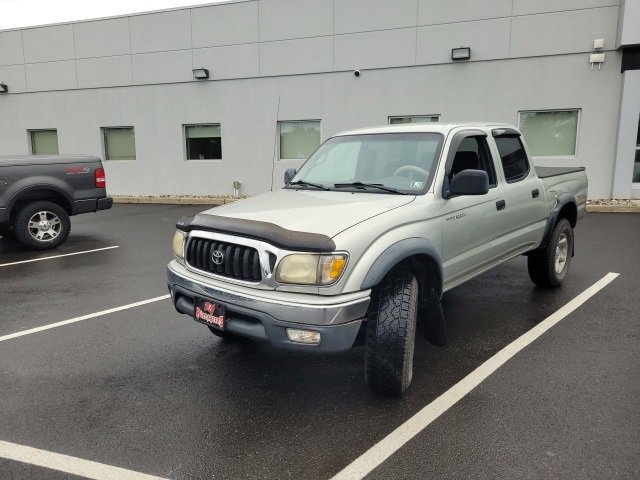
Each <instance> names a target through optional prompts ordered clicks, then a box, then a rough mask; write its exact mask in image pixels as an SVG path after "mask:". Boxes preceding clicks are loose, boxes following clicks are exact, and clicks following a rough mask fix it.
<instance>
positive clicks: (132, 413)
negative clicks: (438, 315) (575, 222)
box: [0, 205, 640, 480]
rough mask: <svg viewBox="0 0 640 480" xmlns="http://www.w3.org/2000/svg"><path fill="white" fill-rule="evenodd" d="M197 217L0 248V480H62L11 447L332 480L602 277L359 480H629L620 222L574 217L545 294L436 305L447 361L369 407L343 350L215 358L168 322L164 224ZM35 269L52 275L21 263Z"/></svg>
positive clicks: (217, 347)
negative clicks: (39, 247)
mask: <svg viewBox="0 0 640 480" xmlns="http://www.w3.org/2000/svg"><path fill="white" fill-rule="evenodd" d="M201 210H203V208H202V207H198V206H164V205H115V206H114V208H113V209H112V210H110V211H105V212H100V213H97V214H94V215H82V216H79V217H74V218H73V219H72V225H73V231H72V234H71V236H70V238H69V240H68V241H67V242H66V243H65V244H63V245H62V246H61V247H60V248H58V249H57V250H56V251H55V252H42V253H34V252H30V251H26V250H23V249H22V248H21V247H20V246H18V245H17V244H16V243H14V242H13V241H11V240H9V239H2V238H0V279H1V281H0V295H1V297H0V298H1V299H2V300H1V302H0V405H1V408H0V443H2V442H5V443H4V444H3V445H0V478H2V479H13V478H16V479H23V478H29V479H31V478H33V479H39V478H42V479H58V478H79V477H74V476H72V475H69V474H67V473H63V472H60V471H57V470H54V469H49V468H45V467H41V466H36V465H34V464H29V463H25V462H22V461H16V460H11V459H8V458H9V457H8V456H7V455H6V454H3V453H2V452H7V451H10V450H11V449H13V448H15V449H19V446H26V447H32V448H35V449H39V450H42V451H46V452H53V453H56V454H63V455H68V456H70V457H74V458H76V459H82V460H86V461H92V462H99V463H100V464H105V465H109V466H113V467H119V468H122V469H127V471H128V472H129V473H125V474H123V475H125V476H123V477H120V478H134V476H133V475H134V473H133V472H141V473H144V474H147V475H154V476H159V477H162V478H167V479H176V480H177V479H200V478H202V479H205V478H216V479H218V478H229V479H235V478H274V479H276V478H277V479H280V478H293V479H329V478H332V477H333V476H334V475H336V474H338V472H340V471H341V470H343V469H344V468H345V467H348V466H349V465H351V464H352V462H354V460H356V459H357V458H359V457H360V456H361V455H363V454H364V453H365V452H367V450H369V449H370V448H371V447H373V446H374V445H375V444H376V443H377V442H379V441H380V440H382V439H384V438H386V437H387V436H388V435H389V434H390V433H392V432H393V431H394V430H395V429H396V428H397V427H399V426H400V425H402V424H403V423H404V422H406V421H408V420H409V419H411V418H412V417H413V415H414V414H416V413H417V412H419V411H420V410H421V409H422V408H423V407H425V406H426V405H428V404H430V403H431V402H432V401H433V400H435V399H437V398H438V397H439V396H440V395H442V394H443V393H445V392H448V391H449V390H450V389H451V387H453V386H454V385H456V384H457V383H458V382H460V381H461V380H462V379H464V378H465V377H466V376H467V375H469V374H470V373H471V372H473V371H474V370H475V369H476V368H477V367H479V366H480V365H482V364H483V362H485V361H487V360H489V359H490V358H491V357H493V356H494V355H495V354H496V353H497V352H499V351H500V350H501V349H503V348H504V347H505V346H507V345H509V344H511V342H514V341H515V340H517V339H518V338H520V337H522V336H523V335H525V334H526V333H527V332H529V331H531V329H532V328H534V327H535V326H536V325H539V324H540V323H541V322H542V321H543V320H545V319H546V318H547V317H549V316H550V315H552V314H553V313H554V312H556V311H557V310H558V309H561V308H562V307H563V306H564V305H566V304H567V303H568V302H570V301H571V300H572V299H573V298H575V297H576V296H578V295H580V294H581V293H582V292H584V291H585V290H586V289H588V288H589V287H590V286H592V285H593V284H594V283H596V282H598V281H599V280H601V279H602V278H603V277H604V276H605V275H607V274H608V273H609V272H615V273H618V274H620V275H619V276H618V277H617V278H615V280H613V281H612V282H611V283H610V284H608V285H607V286H605V287H604V288H602V289H601V290H600V291H598V292H597V293H596V294H595V295H594V296H592V297H591V298H589V299H587V300H586V302H585V303H584V304H583V305H582V306H580V307H578V308H577V309H575V310H574V311H572V312H571V313H569V314H568V315H567V316H566V317H565V318H563V319H562V320H561V321H560V322H559V323H558V324H557V325H555V326H553V327H552V328H551V329H549V330H548V331H547V332H546V333H544V334H543V335H542V336H540V337H539V338H538V339H536V340H535V341H533V342H532V343H531V344H530V345H528V346H527V347H525V348H524V349H523V350H522V351H520V352H519V353H517V354H515V356H514V357H513V358H511V359H510V360H508V361H507V362H506V363H505V364H504V365H503V366H502V367H500V368H499V369H497V370H496V371H495V372H494V373H492V374H491V375H489V376H488V378H486V380H484V381H482V382H481V383H480V384H479V385H478V386H477V387H476V388H474V389H472V390H471V391H470V393H469V394H467V395H465V396H464V397H463V398H462V399H461V400H460V401H459V402H458V403H456V404H455V405H453V406H452V407H451V408H449V409H448V410H447V411H445V412H444V413H443V414H442V415H441V416H439V417H438V418H436V419H434V421H433V422H432V423H430V424H429V425H428V426H427V427H426V428H424V429H423V430H420V431H419V432H418V433H417V435H415V436H414V437H413V438H411V439H410V440H408V441H407V442H406V443H402V444H399V445H397V448H395V449H394V450H393V453H392V454H391V455H390V456H389V458H387V459H386V460H385V461H383V462H381V463H380V465H379V466H377V467H376V468H374V469H373V470H372V471H371V472H370V473H368V474H367V476H366V478H368V479H405V478H406V479H410V478H411V479H414V478H436V479H439V478H594V479H596V478H597V479H602V478H629V479H637V478H640V409H639V408H638V406H639V405H640V401H639V400H638V399H639V398H640V340H639V338H640V337H639V334H640V273H639V272H640V269H639V268H638V262H639V261H640V254H639V253H638V245H639V239H640V215H637V214H589V215H587V217H586V218H585V219H584V220H583V221H582V222H581V224H579V226H578V228H577V229H576V257H575V259H574V262H573V264H572V267H571V272H570V274H569V277H568V278H567V280H566V282H565V284H564V285H563V286H562V288H560V289H557V290H552V291H547V290H541V289H539V288H536V287H535V286H534V284H533V283H531V282H530V280H529V278H528V275H527V271H526V261H525V259H524V258H518V259H515V260H513V261H511V262H508V263H507V264H505V265H503V266H501V267H499V268H497V269H495V270H493V271H491V272H488V273H486V274H484V275H482V276H481V277H479V278H476V279H474V280H472V281H470V282H468V283H466V284H464V285H462V286H461V287H458V288H456V289H454V290H452V291H450V292H448V293H447V294H445V296H444V300H443V306H444V311H445V315H446V318H447V324H448V334H449V343H448V345H447V347H444V348H440V347H436V346H433V345H431V344H429V343H428V342H426V340H424V339H422V338H418V341H417V345H416V356H415V368H414V379H413V384H412V386H411V388H410V389H409V391H408V392H407V394H406V395H405V396H403V397H402V398H385V397H378V396H375V395H373V394H371V393H370V392H369V391H368V390H367V388H366V386H365V384H364V381H363V366H362V358H363V353H364V349H363V347H357V348H354V349H352V350H350V351H348V352H345V353H341V354H335V355H327V356H317V355H304V354H298V353H291V352H280V351H275V350H272V349H270V348H269V347H268V346H264V345H260V344H255V343H252V342H249V341H238V342H233V343H228V342H223V341H221V340H220V339H218V338H216V337H214V336H212V335H211V334H210V333H209V331H208V330H207V328H206V327H205V326H203V325H200V324H198V323H196V322H194V321H193V320H191V319H189V318H188V317H186V316H184V315H180V314H178V313H176V312H175V311H174V310H173V307H172V305H171V302H170V300H168V299H167V298H166V294H167V289H166V284H165V266H166V263H167V262H168V261H169V259H170V257H171V237H172V235H173V230H174V223H175V220H176V219H177V218H178V217H181V216H183V215H188V214H193V213H195V212H198V211H201ZM109 247H117V248H109ZM87 250H97V251H93V252H90V253H85V254H79V255H75V253H77V252H83V251H87ZM67 254H74V255H67ZM52 255H56V256H59V255H67V256H60V257H57V258H52V259H47V260H41V261H30V260H34V259H38V258H44V257H48V256H52ZM18 262H26V263H18ZM158 297H164V298H162V299H159V298H158ZM149 299H153V301H152V302H150V303H147V304H144V305H139V306H131V304H135V303H136V302H140V301H144V300H149ZM127 306H130V307H129V308H123V309H121V310H119V311H114V312H111V313H104V314H101V315H99V316H92V314H95V313H98V312H105V311H106V310H109V309H114V308H117V307H127ZM83 316H89V317H90V318H87V319H85V320H82V321H77V322H74V323H69V324H67V325H63V326H59V327H56V328H51V329H48V330H43V331H38V332H34V333H31V334H28V335H23V336H17V337H11V338H7V336H10V335H12V334H15V333H18V332H22V331H25V330H28V329H33V328H37V327H40V326H44V325H49V324H53V323H56V322H62V321H65V320H70V319H76V318H78V317H83ZM36 463H37V462H36ZM114 472H115V470H114ZM127 475H129V476H128V477H127ZM105 478H109V477H105ZM114 478H115V477H114ZM353 478H360V477H353Z"/></svg>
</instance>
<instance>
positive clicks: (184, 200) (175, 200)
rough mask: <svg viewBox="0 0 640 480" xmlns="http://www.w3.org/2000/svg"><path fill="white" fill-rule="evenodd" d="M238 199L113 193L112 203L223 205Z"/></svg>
mask: <svg viewBox="0 0 640 480" xmlns="http://www.w3.org/2000/svg"><path fill="white" fill-rule="evenodd" d="M238 200H240V199H239V198H209V197H150V196H149V197H125V196H119V195H113V203H144V204H160V205H214V206H217V205H224V204H225V203H233V202H236V201H238Z"/></svg>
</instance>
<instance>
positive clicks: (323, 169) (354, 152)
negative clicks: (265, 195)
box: [286, 133, 444, 195]
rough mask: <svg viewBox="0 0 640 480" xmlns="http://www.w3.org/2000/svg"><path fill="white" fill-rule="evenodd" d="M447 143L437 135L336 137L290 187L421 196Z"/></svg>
mask: <svg viewBox="0 0 640 480" xmlns="http://www.w3.org/2000/svg"><path fill="white" fill-rule="evenodd" d="M443 139H444V137H443V136H442V135H441V134H439V133H385V134H370V135H345V136H341V137H334V138H331V139H329V140H327V141H326V142H325V143H323V144H322V145H321V146H320V147H319V148H318V149H317V150H316V151H315V152H314V153H313V155H311V157H309V159H308V160H307V161H306V162H305V163H304V165H303V166H302V167H301V168H300V171H299V172H298V173H297V174H296V176H295V177H293V179H292V180H291V182H290V183H289V185H288V186H287V187H286V188H309V189H315V190H318V189H319V188H322V189H330V190H340V191H344V190H346V191H360V192H362V191H366V192H369V193H378V194H397V193H401V194H412V195H418V194H423V193H425V192H426V191H427V189H428V188H429V183H430V182H431V178H432V175H430V173H431V171H432V170H433V169H434V168H435V167H436V165H437V159H438V156H439V155H440V150H441V148H442V142H443ZM380 187H385V188H380Z"/></svg>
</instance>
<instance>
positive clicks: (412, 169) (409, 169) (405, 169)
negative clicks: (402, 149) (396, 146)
mask: <svg viewBox="0 0 640 480" xmlns="http://www.w3.org/2000/svg"><path fill="white" fill-rule="evenodd" d="M403 173H409V174H411V173H416V174H418V175H423V176H424V178H425V179H426V178H427V177H428V176H429V172H428V171H426V170H425V169H424V168H420V167H418V166H416V165H404V166H402V167H400V168H399V169H397V170H396V171H395V172H393V176H394V177H400V176H402V177H406V176H408V175H403Z"/></svg>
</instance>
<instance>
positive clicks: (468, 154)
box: [449, 137, 498, 188]
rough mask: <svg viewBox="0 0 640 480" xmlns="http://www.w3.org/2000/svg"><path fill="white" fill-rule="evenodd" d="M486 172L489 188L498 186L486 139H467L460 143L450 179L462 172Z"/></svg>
mask: <svg viewBox="0 0 640 480" xmlns="http://www.w3.org/2000/svg"><path fill="white" fill-rule="evenodd" d="M468 169H472V170H484V171H485V172H487V175H489V187H490V188H493V187H496V186H497V185H498V180H497V177H496V171H495V168H494V167H493V159H492V158H491V153H490V152H489V147H488V145H487V141H486V139H485V138H484V137H467V138H465V139H464V140H462V141H461V142H460V145H459V146H458V149H457V150H456V155H455V157H454V159H453V165H452V166H451V173H450V178H449V180H451V179H452V178H453V176H454V175H455V174H457V173H459V172H461V171H462V170H468Z"/></svg>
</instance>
